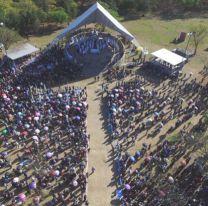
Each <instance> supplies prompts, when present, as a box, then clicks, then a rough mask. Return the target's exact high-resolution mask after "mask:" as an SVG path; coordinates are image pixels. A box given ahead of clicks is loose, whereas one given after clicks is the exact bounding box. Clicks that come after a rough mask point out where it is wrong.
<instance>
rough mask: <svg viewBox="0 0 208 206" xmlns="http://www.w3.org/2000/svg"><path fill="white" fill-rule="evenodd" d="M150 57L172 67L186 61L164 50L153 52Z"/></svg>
mask: <svg viewBox="0 0 208 206" xmlns="http://www.w3.org/2000/svg"><path fill="white" fill-rule="evenodd" d="M152 55H153V56H155V57H157V58H159V59H160V60H162V61H165V62H167V63H169V64H171V65H172V66H176V65H179V64H181V63H183V62H184V61H186V58H184V57H182V56H180V55H178V54H176V53H174V52H171V51H169V50H167V49H164V48H163V49H160V50H158V51H156V52H153V53H152Z"/></svg>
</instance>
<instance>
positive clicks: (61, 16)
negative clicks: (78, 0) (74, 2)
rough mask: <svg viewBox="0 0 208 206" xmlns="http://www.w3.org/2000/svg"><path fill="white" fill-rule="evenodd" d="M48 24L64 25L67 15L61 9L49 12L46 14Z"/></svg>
mask: <svg viewBox="0 0 208 206" xmlns="http://www.w3.org/2000/svg"><path fill="white" fill-rule="evenodd" d="M48 20H49V22H56V23H60V24H61V23H64V22H66V21H67V20H68V15H67V13H66V12H65V11H64V10H63V9H59V10H55V11H51V12H49V14H48Z"/></svg>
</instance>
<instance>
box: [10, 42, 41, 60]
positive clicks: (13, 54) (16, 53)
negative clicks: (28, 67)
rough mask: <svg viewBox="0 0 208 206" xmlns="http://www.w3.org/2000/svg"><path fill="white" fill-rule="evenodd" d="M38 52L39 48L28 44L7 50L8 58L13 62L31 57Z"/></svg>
mask: <svg viewBox="0 0 208 206" xmlns="http://www.w3.org/2000/svg"><path fill="white" fill-rule="evenodd" d="M37 51H39V49H38V48H36V47H34V46H33V45H31V44H28V43H26V44H23V45H21V46H19V47H16V48H13V49H9V50H7V52H6V55H7V57H8V58H10V59H12V60H16V59H19V58H21V57H24V56H27V55H30V54H32V53H34V52H37Z"/></svg>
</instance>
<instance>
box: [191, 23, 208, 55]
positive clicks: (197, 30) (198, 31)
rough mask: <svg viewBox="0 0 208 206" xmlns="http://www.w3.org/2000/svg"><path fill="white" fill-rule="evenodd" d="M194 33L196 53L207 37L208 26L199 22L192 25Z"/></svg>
mask: <svg viewBox="0 0 208 206" xmlns="http://www.w3.org/2000/svg"><path fill="white" fill-rule="evenodd" d="M191 31H192V33H193V38H192V41H193V44H194V54H196V52H197V49H198V46H199V45H200V44H202V43H203V41H204V40H205V38H206V37H207V36H208V26H206V25H204V24H198V25H195V26H192V27H191Z"/></svg>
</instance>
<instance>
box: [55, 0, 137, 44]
mask: <svg viewBox="0 0 208 206" xmlns="http://www.w3.org/2000/svg"><path fill="white" fill-rule="evenodd" d="M90 23H99V24H102V25H104V26H107V27H109V28H111V29H113V30H115V31H117V32H118V33H120V34H121V35H122V36H123V37H125V38H126V39H127V40H128V41H130V42H132V43H133V44H135V46H139V44H138V42H137V41H136V39H135V37H134V36H133V35H132V34H130V33H129V32H128V31H127V29H126V28H125V27H124V26H122V25H121V24H120V23H119V22H118V21H117V20H116V19H115V18H114V17H113V16H112V15H111V14H110V13H109V12H108V11H107V10H106V9H105V8H103V7H102V6H101V5H100V4H99V3H98V2H97V3H95V4H94V5H92V6H91V7H90V8H89V9H88V10H87V11H85V12H84V13H83V14H82V15H81V16H79V17H78V18H77V19H75V20H74V21H73V22H72V23H71V24H70V25H69V26H68V27H67V28H66V29H64V30H63V32H62V33H61V34H60V35H58V36H57V37H56V39H55V40H54V41H53V42H52V43H51V44H52V45H53V44H56V43H57V42H58V41H59V40H60V39H62V38H63V37H65V36H66V35H67V34H68V33H69V32H71V31H74V30H76V29H78V28H79V27H81V26H83V25H86V24H90Z"/></svg>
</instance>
